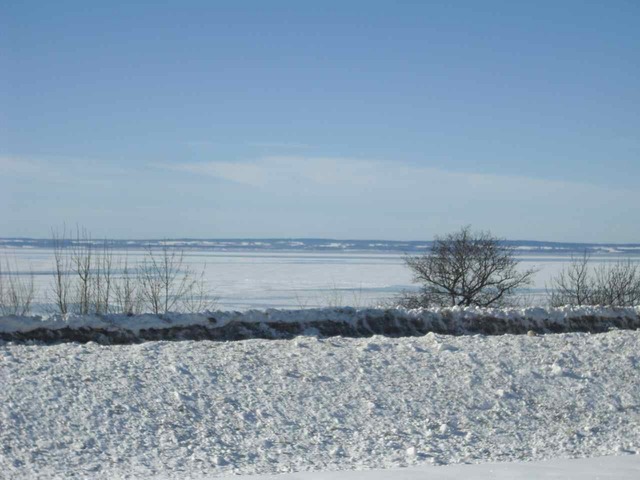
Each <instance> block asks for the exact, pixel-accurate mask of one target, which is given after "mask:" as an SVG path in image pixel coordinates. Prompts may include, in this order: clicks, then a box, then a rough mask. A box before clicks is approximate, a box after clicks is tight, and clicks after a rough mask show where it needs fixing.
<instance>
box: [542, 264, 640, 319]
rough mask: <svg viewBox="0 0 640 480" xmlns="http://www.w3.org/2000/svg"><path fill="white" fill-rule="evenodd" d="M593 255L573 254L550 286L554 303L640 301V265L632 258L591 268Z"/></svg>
mask: <svg viewBox="0 0 640 480" xmlns="http://www.w3.org/2000/svg"><path fill="white" fill-rule="evenodd" d="M590 260H591V257H590V255H589V254H588V253H587V252H585V253H584V254H583V255H582V256H581V257H572V259H571V263H570V264H569V265H568V266H567V267H565V268H563V269H562V271H561V272H560V273H559V274H558V275H557V276H556V277H555V278H553V279H552V280H551V284H550V286H549V287H548V288H547V290H548V292H549V294H548V295H549V304H550V305H551V306H552V307H559V306H564V305H608V306H618V307H629V306H635V305H640V265H639V264H638V263H636V262H633V261H632V260H631V259H626V260H619V261H617V262H615V263H612V264H602V265H600V266H598V267H597V268H595V269H592V268H590Z"/></svg>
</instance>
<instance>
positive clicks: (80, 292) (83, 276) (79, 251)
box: [71, 226, 94, 315]
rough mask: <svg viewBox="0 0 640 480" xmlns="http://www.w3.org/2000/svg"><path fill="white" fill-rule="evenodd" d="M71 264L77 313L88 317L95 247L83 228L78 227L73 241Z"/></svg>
mask: <svg viewBox="0 0 640 480" xmlns="http://www.w3.org/2000/svg"><path fill="white" fill-rule="evenodd" d="M71 262H72V264H73V269H74V272H75V274H76V284H75V286H76V288H75V293H76V298H75V302H74V306H75V308H76V309H77V313H80V314H81V315H86V314H87V313H90V311H91V304H92V300H93V299H92V291H91V289H92V287H93V285H92V282H93V278H92V276H93V274H94V272H93V271H92V267H93V264H92V262H93V245H92V243H91V235H89V233H88V232H87V230H86V229H85V228H84V227H83V228H82V229H81V228H80V227H79V226H76V238H75V240H74V241H73V246H72V251H71Z"/></svg>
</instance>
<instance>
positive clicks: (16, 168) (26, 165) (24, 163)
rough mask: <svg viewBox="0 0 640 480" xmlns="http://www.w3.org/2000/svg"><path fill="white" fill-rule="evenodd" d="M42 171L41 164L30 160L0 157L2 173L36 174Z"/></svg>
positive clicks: (0, 170)
mask: <svg viewBox="0 0 640 480" xmlns="http://www.w3.org/2000/svg"><path fill="white" fill-rule="evenodd" d="M41 171H42V165H39V164H38V163H37V162H34V161H32V160H27V159H23V158H18V157H0V173H2V174H3V175H15V174H18V175H36V174H39V173H40V172H41Z"/></svg>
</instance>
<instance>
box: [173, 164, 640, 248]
mask: <svg viewBox="0 0 640 480" xmlns="http://www.w3.org/2000/svg"><path fill="white" fill-rule="evenodd" d="M164 167H165V168H171V169H173V170H180V171H184V172H191V173H194V174H197V175H199V176H202V175H209V176H211V177H215V178H218V179H222V180H226V181H228V182H230V183H229V185H230V186H231V185H235V187H233V188H234V189H235V190H227V192H236V193H237V194H238V195H242V196H243V197H242V198H245V199H246V200H245V201H253V202H254V203H256V205H257V210H256V213H255V215H256V216H257V217H256V218H259V217H262V218H269V217H271V216H273V217H274V218H279V215H282V212H283V211H286V212H287V214H288V215H289V216H290V218H291V219H293V218H295V219H296V220H295V221H296V222H297V223H296V224H297V225H306V224H307V223H308V224H309V225H310V226H309V227H308V228H309V229H311V228H313V225H315V224H314V223H313V222H314V218H315V219H316V224H317V219H319V218H322V219H324V220H322V222H325V224H326V222H327V221H329V220H327V219H329V218H332V219H333V220H334V221H336V222H337V221H338V220H337V219H339V218H340V219H342V220H340V222H342V227H341V228H343V229H344V231H345V232H347V233H343V236H344V235H346V236H348V235H349V233H348V232H350V231H356V230H357V229H358V228H360V229H361V230H360V231H362V232H365V231H366V232H367V233H366V234H364V233H363V234H362V235H361V236H369V237H371V238H374V237H376V238H377V237H380V238H395V237H396V236H397V235H395V232H404V233H403V236H404V237H405V238H428V237H429V235H430V234H433V233H438V232H443V231H445V232H446V231H447V230H448V229H450V228H456V227H457V226H459V225H463V224H473V225H476V226H479V227H482V228H490V229H492V230H494V231H495V232H496V233H498V234H500V235H504V236H507V237H510V238H540V239H545V238H547V239H569V238H573V239H583V240H587V239H591V240H594V241H604V240H606V239H609V238H623V236H624V235H626V238H630V237H631V234H630V233H629V232H632V231H633V230H634V228H635V229H636V230H637V227H631V226H630V225H633V222H636V224H637V222H640V217H639V214H638V212H637V211H636V210H635V209H634V208H633V207H632V206H633V205H634V204H637V198H638V195H639V192H638V191H633V190H629V189H623V188H619V187H618V186H615V187H609V186H601V185H592V184H586V183H579V182H576V181H571V180H559V179H556V180H549V179H542V178H531V177H525V176H517V175H500V174H486V173H469V172H455V171H447V170H442V169H436V168H431V167H425V166H420V165H413V164H409V163H406V162H399V161H379V160H365V159H353V158H333V157H305V156H270V157H264V158H258V159H255V160H251V161H245V162H222V161H214V162H202V163H184V164H179V165H172V166H164ZM229 188H231V187H229ZM228 195H230V193H227V196H228ZM256 199H259V200H256ZM258 210H260V213H258ZM309 212H315V213H313V214H311V213H309ZM314 215H315V217H314ZM247 218H249V217H247ZM252 218H253V217H252ZM252 221H256V220H255V219H253V220H252ZM629 222H632V223H629ZM427 225H428V227H426V226H427ZM587 225H589V226H587ZM318 228H320V227H318ZM325 228H326V227H325ZM331 228H333V227H331ZM319 234H322V233H321V232H319Z"/></svg>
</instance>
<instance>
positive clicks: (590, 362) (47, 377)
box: [0, 330, 640, 480]
mask: <svg viewBox="0 0 640 480" xmlns="http://www.w3.org/2000/svg"><path fill="white" fill-rule="evenodd" d="M639 368H640V332H638V331H635V330H615V331H611V332H607V333H602V334H599V335H590V334H585V333H566V334H558V335H538V336H527V335H460V336H452V335H438V334H433V333H429V334H427V335H423V336H420V337H404V338H389V337H384V336H373V337H370V338H344V337H332V338H320V337H310V336H300V337H298V338H296V339H293V340H259V339H258V340H247V341H239V342H211V341H206V340H204V341H184V342H144V343H139V344H134V345H99V344H97V343H94V342H90V343H59V344H56V345H25V344H16V343H6V344H4V345H0V386H1V388H0V472H1V473H0V478H7V479H9V478H10V479H16V480H17V479H25V480H26V479H35V478H37V479H47V478H51V479H67V478H78V479H83V478H91V479H105V480H107V479H108V480H114V479H132V478H145V479H147V478H158V479H160V478H161V479H163V480H170V479H175V480H187V479H193V480H195V479H199V480H204V479H211V478H217V477H222V476H229V475H250V474H259V475H267V474H269V475H272V474H276V473H278V474H279V473H285V472H307V471H312V470H313V471H324V472H329V473H327V474H326V475H325V476H324V477H317V476H315V477H310V478H330V479H333V478H342V479H344V478H345V477H344V476H338V475H334V474H333V473H332V472H334V471H337V470H363V469H381V468H385V469H386V468H400V467H410V466H416V467H417V466H424V468H425V470H426V469H427V468H428V467H431V468H433V470H434V471H433V475H434V476H435V478H438V475H444V473H445V470H436V468H439V467H435V466H436V465H452V464H463V463H486V462H510V461H541V460H547V459H552V458H576V457H597V456H601V455H633V456H634V457H637V456H638V454H639V453H640V404H639V399H640V375H638V369H639ZM442 468H449V467H442ZM454 468H455V466H454ZM460 468H462V467H460ZM436 471H437V472H438V473H436ZM493 471H495V470H493ZM543 471H545V472H549V468H548V467H547V468H545V469H544V470H542V469H538V470H534V471H529V472H525V473H530V474H529V475H527V474H523V475H511V476H509V475H506V476H502V477H500V475H497V474H496V475H493V476H489V477H488V478H539V477H540V476H541V475H539V474H540V473H542V472H543ZM571 471H572V473H574V472H575V471H576V469H575V467H574V469H572V470H571ZM583 471H584V472H585V473H586V474H587V475H586V476H587V478H595V475H594V471H593V470H587V471H585V470H583ZM304 475H306V474H305V473H299V474H297V475H296V476H295V477H291V476H290V477H283V478H289V479H291V478H300V479H303V478H306V477H305V476H304ZM354 475H355V474H354ZM550 477H551V475H550ZM620 477H621V475H620V471H619V470H617V466H616V470H611V471H610V475H608V476H606V475H605V476H604V477H603V478H616V479H618V478H620ZM355 478H360V479H362V478H366V477H364V474H362V476H357V477H355ZM374 478H379V477H374ZM386 478H394V479H396V478H412V477H411V476H409V475H407V474H404V473H403V472H400V471H396V474H395V475H393V474H391V475H389V476H387V477H386ZM416 478H432V474H431V471H425V472H424V475H422V476H420V477H416ZM449 478H477V476H475V475H474V474H473V473H471V472H469V473H466V472H465V471H462V472H461V474H460V475H452V476H450V477H449ZM553 478H566V477H565V476H563V475H556V476H555V477H553ZM582 478H584V477H582ZM631 478H640V477H639V476H637V475H636V476H635V477H631Z"/></svg>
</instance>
